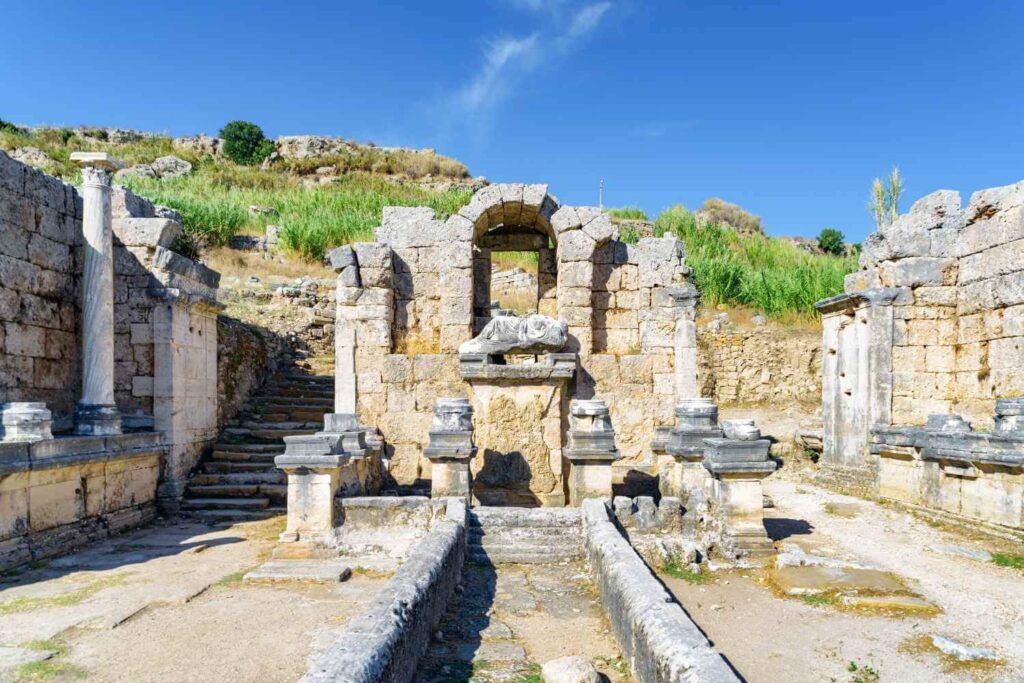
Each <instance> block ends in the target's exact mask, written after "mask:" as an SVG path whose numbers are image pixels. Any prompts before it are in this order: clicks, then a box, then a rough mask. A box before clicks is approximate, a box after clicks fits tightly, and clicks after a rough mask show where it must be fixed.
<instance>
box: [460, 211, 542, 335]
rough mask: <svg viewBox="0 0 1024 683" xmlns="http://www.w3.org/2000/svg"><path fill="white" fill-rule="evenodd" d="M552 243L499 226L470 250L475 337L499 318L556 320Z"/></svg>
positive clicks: (531, 230)
mask: <svg viewBox="0 0 1024 683" xmlns="http://www.w3.org/2000/svg"><path fill="white" fill-rule="evenodd" d="M557 268H558V267H557V259H556V258H555V248H554V243H553V242H552V240H551V238H550V237H549V236H548V235H547V234H545V233H544V232H542V231H540V230H537V229H536V228H533V227H523V226H511V227H510V226H505V225H500V226H498V227H496V228H494V229H492V230H490V231H488V232H486V233H484V234H483V235H481V236H480V237H478V238H477V239H476V241H475V243H474V245H473V333H474V334H478V333H479V332H480V330H482V329H483V327H484V326H485V325H486V324H487V323H488V322H489V321H490V320H491V318H493V317H495V316H499V315H529V314H533V313H541V314H544V315H548V316H551V317H556V316H557V314H558V301H557V298H556V284H557V279H558V272H557Z"/></svg>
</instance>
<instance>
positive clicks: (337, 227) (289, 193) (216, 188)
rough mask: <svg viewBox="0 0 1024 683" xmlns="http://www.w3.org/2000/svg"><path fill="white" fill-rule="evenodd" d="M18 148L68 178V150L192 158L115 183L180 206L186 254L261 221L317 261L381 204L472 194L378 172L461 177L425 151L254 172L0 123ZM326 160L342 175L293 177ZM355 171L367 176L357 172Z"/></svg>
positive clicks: (443, 204)
mask: <svg viewBox="0 0 1024 683" xmlns="http://www.w3.org/2000/svg"><path fill="white" fill-rule="evenodd" d="M24 146H32V147H38V148H39V149H41V150H42V151H43V152H44V153H46V154H47V155H48V156H50V157H51V158H52V159H53V160H54V161H53V163H52V164H51V165H50V166H48V167H47V168H46V170H47V172H49V173H52V174H54V175H57V176H59V177H61V178H63V179H64V180H67V181H69V182H72V183H77V182H79V181H80V178H81V176H80V173H79V170H78V168H77V167H76V166H75V164H73V163H72V162H71V161H70V155H71V152H72V151H77V150H86V151H109V152H111V153H113V154H115V155H116V156H117V158H118V159H120V160H121V161H123V162H125V163H126V164H128V165H132V164H137V163H143V162H150V161H153V160H154V159H156V158H157V157H159V156H164V155H168V154H174V155H175V156H178V157H181V158H183V159H185V160H186V161H189V162H191V163H192V164H193V166H194V169H193V172H192V174H190V175H188V176H184V177H180V178H174V179H164V180H160V179H154V178H143V177H131V178H126V179H125V180H124V181H123V184H124V185H126V186H128V187H129V188H131V189H132V190H133V191H134V192H136V193H138V194H140V195H142V196H144V197H146V198H147V199H149V200H151V201H153V202H154V203H156V204H161V205H164V206H169V207H171V208H173V209H175V210H177V211H179V212H180V213H181V215H182V219H183V222H184V227H185V232H186V237H185V240H184V241H183V243H182V244H181V245H179V247H180V248H181V249H182V250H183V251H185V252H187V253H191V254H194V253H196V252H197V251H198V250H200V249H202V248H203V247H206V246H218V245H223V244H225V243H227V241H228V240H230V239H231V237H232V236H233V235H236V234H238V233H240V232H251V233H257V234H258V233H261V232H262V231H263V229H264V228H265V226H266V225H268V224H275V225H281V226H282V231H281V241H282V244H283V245H284V247H285V248H286V249H288V250H290V251H291V252H293V253H295V254H298V255H300V256H302V257H304V258H307V259H311V260H312V259H321V258H323V255H324V253H325V252H327V251H328V250H330V249H331V248H333V247H335V246H338V245H340V244H345V243H349V242H355V241H361V240H372V238H373V228H374V227H376V226H378V225H380V220H381V214H382V213H383V208H384V207H385V206H429V207H432V208H433V209H435V210H436V211H437V212H438V214H439V215H440V217H441V218H444V217H447V216H448V215H450V214H452V213H454V212H456V211H458V210H459V209H460V208H462V207H463V206H465V205H466V204H467V203H469V200H470V197H471V193H470V192H469V191H468V190H461V189H449V190H447V191H444V192H441V191H435V190H431V189H425V188H423V187H421V186H419V185H417V184H413V183H409V182H403V181H399V180H396V179H395V178H393V177H391V178H388V177H385V176H383V175H380V174H381V173H398V174H403V176H404V177H414V178H419V177H424V176H425V175H432V176H441V177H447V178H453V177H454V178H461V177H464V176H465V175H467V173H466V170H465V167H464V166H462V165H461V164H459V163H458V162H456V161H454V160H452V159H448V158H447V157H442V156H440V155H437V154H434V153H432V152H417V151H410V150H383V149H381V148H377V147H358V148H356V147H354V148H353V151H352V153H351V154H349V155H346V156H344V157H343V158H342V157H329V158H321V159H319V160H317V161H316V163H315V164H312V162H310V163H309V164H304V163H303V162H300V161H295V162H287V163H282V164H280V165H279V166H280V168H278V167H275V168H272V169H270V170H263V169H261V168H258V167H247V166H238V165H236V164H234V163H232V162H230V161H227V160H224V159H213V158H212V157H208V156H205V157H201V156H198V155H195V154H191V153H189V152H185V151H183V150H175V149H174V148H173V146H172V144H171V139H170V138H169V137H166V136H154V137H151V138H145V139H143V140H140V141H138V142H133V143H128V144H123V145H111V144H108V143H106V142H103V141H101V140H95V139H92V138H87V137H84V136H82V135H80V134H77V133H76V132H74V131H72V130H71V129H40V130H33V131H30V132H17V131H15V132H12V131H10V130H9V129H7V130H0V149H3V150H8V151H9V150H12V149H14V148H17V147H24ZM331 161H334V162H335V163H334V164H333V165H335V166H336V168H338V172H345V173H347V175H343V176H341V177H339V178H338V179H337V182H333V183H331V184H327V185H316V186H313V187H308V186H306V185H304V184H303V182H302V179H301V177H300V176H301V175H302V174H304V173H307V172H312V171H314V170H315V169H313V168H312V166H313V165H315V166H317V167H318V166H326V165H332V164H331V163H330V162H331ZM307 167H308V168H307ZM364 170H365V171H372V173H364V172H361V171H364ZM251 205H258V206H267V207H271V208H272V209H274V210H275V211H276V214H273V215H250V214H249V206H251Z"/></svg>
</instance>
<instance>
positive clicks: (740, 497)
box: [704, 420, 776, 557]
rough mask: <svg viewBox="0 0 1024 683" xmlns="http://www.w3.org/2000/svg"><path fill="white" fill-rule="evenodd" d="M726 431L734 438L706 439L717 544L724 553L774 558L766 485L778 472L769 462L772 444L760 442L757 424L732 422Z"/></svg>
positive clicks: (707, 466) (706, 464)
mask: <svg viewBox="0 0 1024 683" xmlns="http://www.w3.org/2000/svg"><path fill="white" fill-rule="evenodd" d="M725 433H726V436H727V437H729V438H712V439H705V440H704V444H705V451H704V467H705V468H706V469H707V470H708V472H710V473H711V477H712V478H711V480H710V481H709V482H708V499H709V501H710V502H711V510H712V515H711V517H712V525H713V528H714V531H715V533H716V536H717V538H716V540H717V541H718V543H719V545H720V548H721V550H722V551H723V553H725V554H728V555H731V556H734V557H748V556H758V555H768V554H771V553H773V552H775V548H774V546H773V545H772V540H771V539H770V538H769V537H768V532H767V531H766V530H765V527H764V492H763V486H762V482H763V480H764V478H765V477H767V476H768V475H769V474H771V473H772V472H774V471H775V468H776V463H775V461H774V460H769V459H768V449H769V447H770V446H771V442H770V441H769V440H768V439H762V438H761V432H760V430H758V429H757V428H756V427H754V425H753V421H752V420H733V421H730V424H728V425H726V430H725Z"/></svg>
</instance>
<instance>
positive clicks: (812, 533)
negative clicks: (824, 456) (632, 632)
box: [663, 472, 1024, 683]
mask: <svg viewBox="0 0 1024 683" xmlns="http://www.w3.org/2000/svg"><path fill="white" fill-rule="evenodd" d="M766 493H768V494H769V495H770V496H771V497H772V498H773V499H774V502H775V505H776V507H775V508H774V509H769V510H766V511H765V512H766V515H768V516H769V517H771V518H772V519H771V520H769V521H768V523H767V525H768V527H769V530H770V532H771V533H772V535H773V536H774V537H775V538H777V539H781V540H782V543H783V544H785V546H786V547H788V548H790V549H794V550H796V551H797V552H799V551H801V550H802V551H804V552H806V553H811V554H815V555H818V556H822V557H826V558H832V559H835V560H838V561H841V562H852V563H855V564H860V565H863V566H868V567H876V568H878V569H881V570H883V571H885V572H889V573H890V574H892V575H894V576H895V577H897V578H898V579H899V580H900V581H902V583H903V584H905V585H906V587H907V588H908V589H909V590H910V591H912V592H914V593H916V594H918V595H920V596H921V597H923V598H924V599H925V600H927V601H928V602H930V603H932V604H934V605H937V606H938V607H939V608H941V610H942V612H941V613H940V614H938V615H937V616H934V617H929V616H922V615H919V614H913V613H906V614H902V615H898V614H897V613H892V612H885V611H881V612H879V611H864V610H853V609H848V608H844V607H843V606H842V605H836V604H833V603H828V602H825V603H824V604H822V603H819V602H817V601H816V599H815V598H803V599H802V598H799V597H784V596H782V595H780V594H779V593H778V592H777V591H776V590H773V589H772V588H771V587H770V583H769V582H768V581H767V579H766V572H765V571H764V570H748V571H730V572H722V573H716V574H714V575H713V576H714V577H715V578H713V579H712V580H711V581H709V582H708V583H706V584H703V585H699V584H691V583H688V582H687V581H683V580H680V579H673V578H671V577H667V576H664V577H663V579H664V580H665V582H666V584H667V585H668V586H669V588H670V589H671V590H672V591H673V592H674V593H675V595H676V596H677V598H678V599H679V600H680V602H681V603H682V605H683V606H684V608H685V609H686V610H687V611H688V612H689V613H690V614H691V615H692V616H693V618H694V619H695V620H696V621H697V623H698V624H699V625H700V626H701V628H702V629H704V631H705V632H706V633H707V635H708V637H709V638H710V639H711V640H712V641H713V642H714V644H715V646H716V648H717V649H719V651H721V652H722V653H723V654H724V655H725V656H726V657H727V658H728V659H729V661H730V662H731V663H732V664H733V666H734V667H735V668H736V669H737V670H738V671H739V672H740V674H742V675H743V676H744V677H745V678H746V679H747V680H749V681H757V682H765V683H782V682H787V683H788V682H790V681H797V680H799V681H808V682H811V681H843V682H846V681H849V682H854V681H858V682H860V681H863V682H865V683H869V682H870V681H875V680H881V681H965V680H977V681H1021V680H1024V573H1021V572H1019V571H1016V570H1013V569H1007V568H1003V567H999V566H996V565H994V564H992V563H991V562H986V561H984V559H983V558H984V553H985V552H987V551H998V550H1008V549H1009V550H1011V551H1013V550H1012V549H1010V548H1009V547H1008V544H1006V543H1004V542H1001V541H998V540H993V539H991V538H989V537H985V536H980V535H978V536H974V535H968V534H964V533H963V532H959V531H956V530H954V529H951V528H936V527H935V526H933V525H929V524H927V523H925V522H923V521H921V520H918V519H917V518H915V517H914V516H913V515H911V514H908V513H906V512H903V511H901V510H897V509H894V508H892V507H889V506H883V505H879V504H876V503H872V502H869V501H865V500H860V499H857V498H850V497H847V496H841V495H838V494H834V493H831V492H829V491H826V490H824V489H821V488H817V487H815V486H812V485H809V484H806V483H803V482H802V481H800V480H799V477H798V474H796V473H792V472H781V473H780V474H779V475H776V476H775V477H772V478H771V479H769V480H768V482H767V485H766ZM1015 552H1017V553H1020V552H1021V550H1020V546H1019V544H1018V545H1017V547H1016V550H1015ZM979 558H981V559H979ZM931 635H938V636H944V637H947V638H951V639H953V640H955V641H957V642H959V643H962V644H964V645H969V646H975V647H982V648H988V649H991V650H994V651H995V652H996V653H997V654H998V655H999V656H1000V657H1001V658H1002V663H1001V664H1000V665H998V666H993V665H991V664H979V663H974V664H969V663H963V662H957V661H955V660H953V659H952V658H950V657H948V656H944V655H942V654H941V653H940V652H939V651H938V650H937V649H936V648H935V647H933V646H932V644H931V639H930V636H931ZM851 662H853V663H855V664H856V665H857V667H858V670H857V671H850V663H851ZM865 666H867V667H870V670H867V669H865V668H864V667H865ZM872 672H873V673H872ZM874 674H877V678H876V677H875V676H874Z"/></svg>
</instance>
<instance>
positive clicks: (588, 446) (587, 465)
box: [566, 400, 619, 507]
mask: <svg viewBox="0 0 1024 683" xmlns="http://www.w3.org/2000/svg"><path fill="white" fill-rule="evenodd" d="M570 414H571V418H570V419H571V422H572V428H571V429H570V430H569V447H568V448H567V449H566V457H567V458H568V460H569V463H570V472H569V481H568V484H569V505H572V506H573V507H579V506H580V505H582V504H583V501H584V500H586V499H587V498H601V499H610V498H611V496H612V463H613V462H615V461H616V460H618V459H619V451H618V449H617V448H616V447H615V431H614V429H612V422H611V417H610V416H609V413H608V406H607V404H605V402H604V401H601V400H575V401H573V402H572V405H571V406H570Z"/></svg>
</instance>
